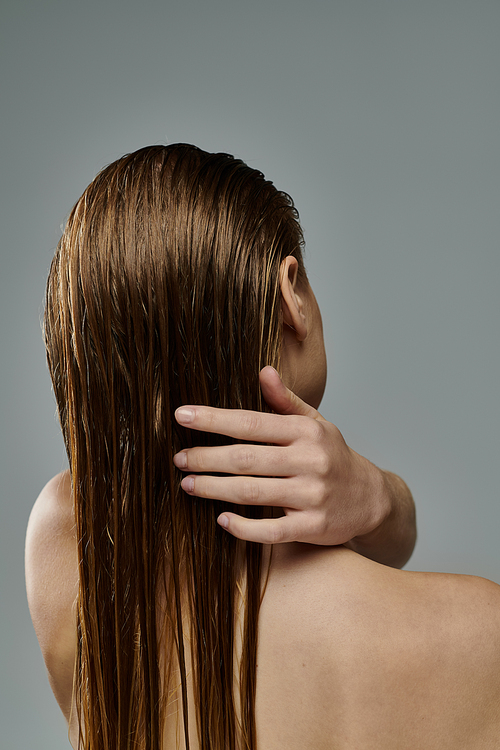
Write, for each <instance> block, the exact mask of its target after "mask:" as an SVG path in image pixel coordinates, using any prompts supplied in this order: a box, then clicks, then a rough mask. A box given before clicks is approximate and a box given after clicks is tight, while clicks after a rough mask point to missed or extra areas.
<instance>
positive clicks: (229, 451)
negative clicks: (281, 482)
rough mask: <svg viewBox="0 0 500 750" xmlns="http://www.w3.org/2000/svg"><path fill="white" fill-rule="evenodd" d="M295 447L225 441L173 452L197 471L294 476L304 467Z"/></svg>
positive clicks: (184, 467) (178, 460)
mask: <svg viewBox="0 0 500 750" xmlns="http://www.w3.org/2000/svg"><path fill="white" fill-rule="evenodd" d="M291 450H292V449H290V448H285V447H283V446H272V445H271V446H267V445H253V444H243V445H239V444H237V445H223V446H203V447H200V448H186V449H185V450H183V451H181V452H180V453H176V455H175V456H174V459H173V460H174V464H175V465H176V466H177V468H178V469H182V470H183V471H192V472H196V473H197V474H207V473H214V472H215V473H218V474H241V475H245V476H248V475H254V476H261V477H271V476H272V477H288V476H292V475H293V476H295V475H296V474H297V473H298V472H299V471H300V470H301V468H302V460H301V459H302V458H304V452H303V451H302V452H301V455H299V456H296V452H295V451H294V452H293V454H292V455H290V451H291Z"/></svg>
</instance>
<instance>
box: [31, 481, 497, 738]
mask: <svg viewBox="0 0 500 750" xmlns="http://www.w3.org/2000/svg"><path fill="white" fill-rule="evenodd" d="M264 550H265V555H266V559H269V558H268V555H269V550H270V547H268V546H265V547H264ZM26 577H27V589H28V600H29V605H30V610H31V614H32V618H33V623H34V626H35V630H36V633H37V636H38V639H39V642H40V646H41V649H42V653H43V656H44V659H45V663H46V665H47V670H48V673H49V680H50V683H51V686H52V689H53V691H54V694H55V696H56V698H57V700H58V702H59V705H60V707H61V710H62V712H63V714H64V715H65V717H66V720H67V721H69V720H70V712H71V694H72V676H73V667H74V659H75V637H76V633H75V597H76V590H77V579H78V570H77V559H76V539H75V532H74V521H73V513H72V508H71V498H70V482H69V477H68V474H67V473H64V474H62V475H59V476H58V477H55V478H54V479H53V480H51V482H49V484H48V485H47V486H46V487H45V489H44V490H43V491H42V493H41V495H40V497H39V498H38V500H37V502H36V503H35V506H34V508H33V511H32V514H31V518H30V522H29V527H28V534H27V543H26ZM191 703H192V701H191ZM174 719H175V715H174V714H173V715H172V717H171V719H170V721H171V722H172V721H174ZM256 719H257V729H258V741H259V747H260V748H262V749H263V750H282V749H283V748H285V747H286V748H287V750H330V749H331V750H333V749H335V750H416V749H420V748H422V749H425V750H452V749H453V750H458V749H460V750H494V749H497V748H499V747H500V587H499V586H497V585H496V584H494V583H491V582H490V581H486V580H484V579H480V578H473V577H468V576H453V575H441V574H430V573H410V572H406V571H400V570H396V569H393V568H389V567H387V566H383V565H379V564H377V563H375V562H373V561H371V560H368V559H366V558H363V557H361V556H360V555H357V554H356V553H354V552H352V551H351V550H348V549H346V548H345V547H320V546H313V545H309V544H305V545H304V544H298V543H285V544H282V545H276V546H274V548H273V557H272V562H271V572H270V578H269V582H268V586H267V589H266V592H265V595H264V600H263V604H262V608H261V614H260V618H259V648H258V668H257V699H256ZM171 731H172V727H167V734H169V733H170V732H171ZM170 736H172V735H170ZM70 738H71V740H72V743H73V746H76V725H75V722H74V720H73V723H72V725H71V727H70ZM193 740H194V741H193V745H192V747H194V748H195V749H196V748H197V747H198V744H197V741H196V740H195V739H194V738H193ZM181 747H182V745H181ZM166 749H167V744H165V750H166Z"/></svg>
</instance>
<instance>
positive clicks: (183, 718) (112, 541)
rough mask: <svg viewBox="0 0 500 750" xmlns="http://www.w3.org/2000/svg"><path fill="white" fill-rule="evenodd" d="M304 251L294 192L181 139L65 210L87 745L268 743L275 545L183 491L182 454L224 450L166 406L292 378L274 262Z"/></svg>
mask: <svg viewBox="0 0 500 750" xmlns="http://www.w3.org/2000/svg"><path fill="white" fill-rule="evenodd" d="M301 247H302V234H301V230H300V226H299V223H298V217H297V213H296V211H295V209H294V207H293V203H292V201H291V199H290V198H289V196H288V195H286V194H285V193H282V192H279V191H278V190H277V189H276V188H275V187H274V185H273V184H272V183H271V182H269V181H267V180H266V179H265V178H264V176H263V175H262V174H261V173H260V172H258V171H257V170H255V169H251V168H250V167H248V166H247V165H246V164H244V163H243V162H242V161H239V160H237V159H234V158H233V157H231V156H229V155H227V154H211V153H206V152H204V151H201V150H200V149H198V148H196V147H194V146H189V145H184V144H176V145H172V146H167V147H165V146H152V147H148V148H144V149H141V150H139V151H137V152H135V153H133V154H130V155H127V156H124V157H123V158H121V159H119V160H118V161H116V162H115V163H113V164H111V165H110V166H109V167H106V168H105V169H104V170H103V171H102V172H101V173H100V174H98V176H97V177H96V178H95V179H94V180H93V182H92V183H91V184H90V185H89V187H88V188H87V189H86V190H85V192H84V193H83V195H82V197H81V198H80V200H79V201H78V202H77V203H76V205H75V207H74V208H73V210H72V212H71V214H70V217H69V219H68V222H67V225H66V228H65V230H64V233H63V236H62V238H61V240H60V243H59V245H58V248H57V252H56V254H55V257H54V259H53V262H52V266H51V270H50V275H49V279H48V283H47V294H46V310H45V337H46V347H47V358H48V364H49V369H50V373H51V377H52V382H53V387H54V391H55V395H56V399H57V404H58V410H59V417H60V422H61V427H62V431H63V435H64V440H65V445H66V450H67V453H68V458H69V465H70V472H71V479H72V493H73V500H74V512H75V521H76V533H77V539H78V560H79V592H78V600H77V659H76V668H75V681H74V703H75V706H76V710H77V712H78V721H79V727H80V729H79V745H80V747H81V748H85V750H132V748H133V749H134V750H160V748H161V747H162V741H163V727H164V725H165V720H166V717H167V715H169V714H171V713H172V711H176V712H177V715H178V716H179V726H178V732H177V740H178V742H179V746H184V747H185V748H189V746H190V731H191V742H193V736H192V732H193V729H192V726H195V727H196V728H197V730H195V731H197V733H198V738H199V745H200V747H201V748H203V750H230V749H232V748H247V749H249V750H250V749H253V748H255V747H256V727H255V714H254V704H255V688H256V651H257V625H258V613H259V606H260V601H261V572H262V571H261V567H262V563H261V551H262V548H261V546H260V545H257V544H253V543H242V542H238V540H236V539H235V538H234V537H232V536H231V535H230V534H228V533H227V532H225V531H223V530H222V529H221V528H220V527H219V526H218V525H217V523H216V519H217V516H218V514H219V513H220V512H222V511H223V510H228V509H234V510H236V508H232V506H230V505H229V506H228V505H227V504H223V503H220V502H218V501H213V500H207V499H200V498H196V497H188V496H186V495H185V494H184V493H183V491H182V489H181V488H180V480H181V478H182V474H181V473H180V472H179V471H178V470H177V469H176V468H175V467H174V465H173V463H172V456H173V455H174V453H176V452H177V451H179V450H180V449H181V448H183V447H189V446H191V445H193V444H197V445H210V444H217V443H218V442H219V443H220V442H225V443H227V442H229V441H228V439H227V438H223V440H222V439H221V438H220V437H218V436H213V435H207V434H200V433H194V434H193V433H192V432H191V431H189V430H186V429H184V428H182V427H180V426H179V425H178V424H177V423H176V421H175V419H174V417H173V414H174V411H175V409H176V408H177V407H178V406H180V405H181V404H186V403H192V404H197V403H199V404H209V405H212V406H216V407H232V408H244V409H258V410H263V409H265V404H264V403H263V401H262V398H261V393H260V388H259V381H258V373H259V370H260V369H261V367H263V366H264V365H266V364H270V365H273V366H275V367H277V368H279V366H280V352H281V343H282V324H283V323H282V316H281V305H280V287H279V272H280V264H281V261H282V260H283V259H284V258H285V257H286V256H287V255H293V256H295V257H296V258H297V259H298V261H299V267H300V273H302V274H303V273H304V272H303V265H302V256H301ZM237 512H240V513H244V514H246V515H248V516H253V517H261V516H262V511H260V510H259V509H257V508H253V507H248V508H241V506H239V507H238V509H237ZM243 579H244V581H245V588H244V595H243V604H242V606H243V609H244V615H243V627H242V644H241V647H240V651H241V655H240V657H239V658H236V656H235V652H236V642H237V633H236V628H235V615H236V610H237V609H238V607H239V606H240V604H239V602H240V595H239V592H240V591H241V590H242V583H241V582H242V580H243ZM238 662H239V663H238ZM238 670H239V673H238ZM235 675H236V676H235ZM190 686H191V687H190ZM190 690H192V691H193V692H192V695H194V703H195V706H196V717H195V718H196V723H195V724H192V721H193V718H192V717H189V716H188V695H189V691H190ZM190 727H191V730H190Z"/></svg>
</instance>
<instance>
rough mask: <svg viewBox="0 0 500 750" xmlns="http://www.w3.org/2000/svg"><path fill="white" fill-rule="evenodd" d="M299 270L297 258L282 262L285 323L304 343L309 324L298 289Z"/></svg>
mask: <svg viewBox="0 0 500 750" xmlns="http://www.w3.org/2000/svg"><path fill="white" fill-rule="evenodd" d="M298 270H299V264H298V261H297V258H294V257H293V256H291V255H289V256H288V257H286V258H285V259H284V260H283V261H282V262H281V267H280V288H281V308H282V310H283V321H284V323H285V324H286V325H287V326H289V327H290V328H292V329H293V330H294V331H295V335H296V337H297V340H298V341H304V340H305V339H306V337H307V322H306V316H305V314H304V312H305V311H304V303H303V299H302V297H301V295H300V293H299V291H298V289H297V277H298Z"/></svg>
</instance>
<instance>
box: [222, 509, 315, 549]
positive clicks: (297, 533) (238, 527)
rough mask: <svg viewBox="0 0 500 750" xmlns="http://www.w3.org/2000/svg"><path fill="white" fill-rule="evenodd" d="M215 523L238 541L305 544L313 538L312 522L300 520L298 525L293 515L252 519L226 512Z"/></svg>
mask: <svg viewBox="0 0 500 750" xmlns="http://www.w3.org/2000/svg"><path fill="white" fill-rule="evenodd" d="M217 523H218V524H219V525H220V526H222V528H224V529H226V531H228V532H229V533H230V534H232V535H233V536H235V537H237V538H238V539H243V540H244V541H247V542H260V543H261V544H285V543H286V542H299V541H303V542H305V541H307V540H308V538H309V537H313V536H314V529H313V528H312V526H313V524H312V521H311V522H309V521H306V522H304V519H303V518H302V519H301V521H300V523H298V522H297V521H296V514H295V513H292V514H290V515H286V516H282V517H281V518H263V519H254V518H243V516H238V515H237V514H236V513H229V512H226V513H222V514H221V515H220V516H219V518H218V519H217ZM309 527H311V528H309Z"/></svg>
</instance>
